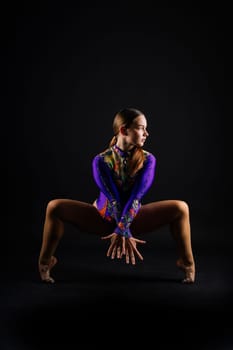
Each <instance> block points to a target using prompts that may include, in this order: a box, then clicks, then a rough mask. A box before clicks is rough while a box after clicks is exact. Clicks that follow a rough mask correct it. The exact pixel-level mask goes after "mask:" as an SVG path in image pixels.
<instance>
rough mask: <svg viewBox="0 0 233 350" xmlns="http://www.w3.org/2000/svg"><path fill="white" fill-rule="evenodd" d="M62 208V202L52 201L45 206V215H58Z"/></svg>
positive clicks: (58, 200) (59, 200)
mask: <svg viewBox="0 0 233 350" xmlns="http://www.w3.org/2000/svg"><path fill="white" fill-rule="evenodd" d="M61 206H62V200H61V199H52V200H51V201H49V202H48V204H47V209H46V213H47V215H55V216H58V215H59V211H60V209H61Z"/></svg>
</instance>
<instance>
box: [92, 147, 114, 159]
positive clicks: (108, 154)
mask: <svg viewBox="0 0 233 350" xmlns="http://www.w3.org/2000/svg"><path fill="white" fill-rule="evenodd" d="M112 153H113V150H112V147H109V148H107V149H105V150H104V151H101V152H99V153H98V154H96V155H95V156H94V159H105V158H106V157H111V155H112Z"/></svg>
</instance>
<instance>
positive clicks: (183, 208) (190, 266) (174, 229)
mask: <svg viewBox="0 0 233 350" xmlns="http://www.w3.org/2000/svg"><path fill="white" fill-rule="evenodd" d="M167 224H168V225H169V226H170V230H171V234H172V236H173V237H174V239H175V241H176V244H177V248H178V256H179V258H178V260H177V266H178V267H179V268H181V269H182V270H183V271H184V272H185V279H184V280H183V281H184V282H186V283H190V282H194V279H195V263H194V258H193V252H192V245H191V229H190V218H189V208H188V205H187V203H186V202H184V201H180V200H164V201H159V202H153V203H149V204H146V205H143V206H142V207H141V209H140V211H139V212H138V215H137V216H136V218H135V219H134V221H133V223H132V225H131V232H132V233H133V234H139V233H145V232H151V231H153V230H156V229H157V228H159V227H161V226H163V225H167Z"/></svg>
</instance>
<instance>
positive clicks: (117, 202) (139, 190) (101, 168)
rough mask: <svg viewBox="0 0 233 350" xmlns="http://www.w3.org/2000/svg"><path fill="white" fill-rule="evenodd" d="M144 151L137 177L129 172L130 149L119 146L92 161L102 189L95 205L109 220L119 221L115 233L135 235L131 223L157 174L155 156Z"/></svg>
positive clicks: (96, 178) (95, 176) (96, 179)
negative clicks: (123, 149)
mask: <svg viewBox="0 0 233 350" xmlns="http://www.w3.org/2000/svg"><path fill="white" fill-rule="evenodd" d="M143 152H144V156H145V161H144V164H143V167H142V168H141V169H140V170H139V171H138V172H137V173H136V175H134V176H133V177H130V176H129V175H128V174H127V162H128V159H129V157H130V152H125V151H122V150H121V149H120V148H119V147H117V146H116V145H114V146H113V147H110V148H108V149H107V150H106V151H104V152H102V153H100V154H98V155H96V156H95V157H94V159H93V162H92V169H93V177H94V180H95V182H96V184H97V186H98V188H99V190H100V193H99V196H98V198H97V199H96V201H95V205H96V207H97V209H98V211H99V213H100V214H101V216H102V217H103V218H104V219H105V220H108V221H113V220H115V222H116V228H115V230H114V232H115V233H117V234H120V235H123V236H125V237H127V238H128V237H132V234H131V232H130V224H131V223H132V221H133V219H134V218H135V216H136V215H137V213H138V211H139V209H140V206H141V200H142V198H143V196H144V195H145V194H146V192H147V191H148V189H149V188H150V186H151V185H152V182H153V180H154V175H155V167H156V158H155V156H154V155H153V154H151V153H150V152H147V151H145V150H143Z"/></svg>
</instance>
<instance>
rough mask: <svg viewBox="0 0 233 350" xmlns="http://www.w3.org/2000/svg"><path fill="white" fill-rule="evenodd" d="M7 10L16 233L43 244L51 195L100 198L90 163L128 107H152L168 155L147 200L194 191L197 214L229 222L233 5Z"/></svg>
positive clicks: (150, 144) (152, 142) (159, 142)
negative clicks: (118, 114) (231, 8)
mask: <svg viewBox="0 0 233 350" xmlns="http://www.w3.org/2000/svg"><path fill="white" fill-rule="evenodd" d="M12 11H13V9H12ZM6 15H7V22H6V33H7V50H5V51H4V54H5V57H6V58H7V70H6V71H7V73H8V75H7V78H8V98H9V100H8V104H7V108H6V111H7V115H9V116H8V122H9V128H8V132H5V131H3V134H4V135H3V136H4V137H7V141H8V144H7V152H8V195H9V196H8V198H9V201H8V203H9V211H8V215H9V218H10V220H9V222H10V224H11V225H13V226H14V225H16V226H15V227H17V229H16V230H14V233H13V232H12V230H11V233H10V235H9V237H10V241H11V242H12V240H14V241H15V240H16V241H17V240H18V243H19V244H20V243H22V241H23V245H24V246H25V244H26V246H27V242H29V243H28V244H29V245H30V244H31V243H32V242H31V241H30V240H31V239H32V232H35V231H36V230H41V225H42V221H43V215H44V210H45V206H46V203H47V202H48V200H49V199H51V198H55V197H69V198H75V199H80V200H84V201H92V200H93V199H94V198H95V196H96V193H97V189H96V186H95V184H94V182H93V180H92V174H91V160H92V157H93V156H94V155H95V154H96V153H97V152H99V151H101V150H102V149H104V148H105V147H106V145H107V144H108V141H109V140H110V138H111V137H112V119H113V116H114V114H115V112H116V111H118V110H119V109H121V108H123V107H125V106H135V107H137V108H139V109H141V110H142V111H144V113H145V115H146V116H147V118H148V129H149V133H150V137H149V138H148V141H147V143H146V145H145V147H146V148H147V149H148V150H150V151H152V152H153V153H154V154H155V155H156V157H157V161H158V166H157V172H156V180H155V183H154V185H153V188H152V189H151V191H150V192H149V193H148V195H147V197H146V198H145V199H146V200H159V199H167V198H181V199H184V200H187V201H188V202H189V204H190V207H191V210H192V215H193V220H194V219H195V220H198V219H200V220H204V221H206V222H207V223H208V224H213V225H214V226H216V225H217V224H220V225H221V227H222V228H223V226H224V227H228V224H229V223H230V221H231V218H230V216H231V210H232V201H231V196H230V194H231V193H232V187H231V178H232V170H231V168H232V167H231V165H232V153H231V145H232V137H231V130H232V128H231V126H230V123H231V116H232V99H231V92H232V79H231V78H232V69H231V63H232V62H231V59H232V54H231V48H232V40H231V34H230V30H231V22H230V20H229V8H226V7H222V8H218V7H217V5H216V7H215V6H213V5H211V7H209V6H206V7H203V6H200V7H199V6H191V5H189V6H178V5H177V6H154V7H152V6H148V5H146V4H145V5H142V4H138V3H137V2H135V3H134V4H131V3H130V2H127V1H126V2H124V4H120V3H118V4H117V5H116V4H113V5H111V6H110V5H109V6H108V5H104V4H102V5H101V4H100V3H98V5H97V4H96V5H93V4H92V5H91V4H89V5H88V4H87V5H84V4H82V5H78V4H76V5H73V4H72V5H71V4H69V3H67V4H65V3H63V4H60V5H59V4H54V3H53V4H52V3H51V2H49V3H48V4H47V5H46V6H45V5H40V4H38V5H37V6H35V5H34V4H33V5H32V4H27V5H26V4H25V5H24V7H22V6H20V7H18V8H14V11H13V15H12V12H10V10H9V11H8V13H7V14H6ZM4 71H5V70H4ZM19 221H20V225H18V222H19ZM19 227H21V228H22V227H24V228H25V229H24V233H23V235H19V232H17V231H18V230H19ZM12 234H13V235H14V237H13V236H12ZM222 234H223V232H222ZM37 235H39V236H40V233H37ZM37 235H36V236H37ZM34 238H35V237H34ZM34 238H33V239H34ZM224 238H225V237H224ZM206 240H207V242H208V240H209V237H206ZM16 246H17V245H16ZM27 248H28V247H27ZM17 249H18V247H17Z"/></svg>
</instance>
